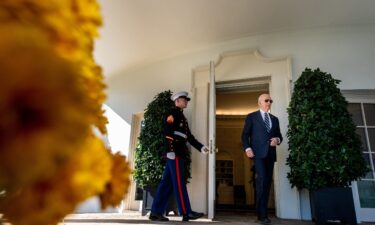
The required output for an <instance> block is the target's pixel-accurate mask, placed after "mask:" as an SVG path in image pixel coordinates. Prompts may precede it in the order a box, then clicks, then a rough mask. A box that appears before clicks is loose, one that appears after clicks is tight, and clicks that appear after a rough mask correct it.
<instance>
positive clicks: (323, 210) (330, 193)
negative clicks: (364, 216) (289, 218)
mask: <svg viewBox="0 0 375 225" xmlns="http://www.w3.org/2000/svg"><path fill="white" fill-rule="evenodd" d="M310 205H311V216H312V218H313V221H315V224H316V225H324V224H326V222H327V221H328V220H330V221H338V220H339V221H340V222H341V223H342V224H349V225H357V218H356V215H355V209H354V202H353V195H352V189H351V188H350V187H334V188H322V189H318V190H316V191H310Z"/></svg>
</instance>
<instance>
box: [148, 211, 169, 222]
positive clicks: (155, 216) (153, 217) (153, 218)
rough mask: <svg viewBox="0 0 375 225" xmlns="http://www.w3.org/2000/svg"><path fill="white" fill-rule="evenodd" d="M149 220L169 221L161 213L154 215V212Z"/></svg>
mask: <svg viewBox="0 0 375 225" xmlns="http://www.w3.org/2000/svg"><path fill="white" fill-rule="evenodd" d="M149 219H150V220H152V221H169V219H168V218H167V217H165V216H163V215H161V214H159V213H153V212H151V214H150V217H149Z"/></svg>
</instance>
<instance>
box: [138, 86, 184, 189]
mask: <svg viewBox="0 0 375 225" xmlns="http://www.w3.org/2000/svg"><path fill="white" fill-rule="evenodd" d="M171 95H172V93H171V91H170V90H168V91H164V92H161V93H159V94H157V95H156V96H155V97H154V100H153V101H152V102H150V103H149V104H148V105H147V108H146V110H145V114H144V123H143V126H142V129H141V133H140V137H139V139H138V140H139V142H138V144H137V147H136V150H135V168H134V180H135V182H136V183H137V184H138V186H139V187H141V188H146V187H155V186H157V185H158V184H159V182H160V180H161V177H162V174H163V170H164V166H165V159H164V158H163V157H162V156H163V153H164V152H165V149H164V145H163V142H164V138H165V137H164V135H163V123H164V121H163V117H164V116H165V115H166V114H167V113H168V111H169V110H170V109H171V107H173V106H174V102H173V101H172V100H171ZM190 162H191V161H190V159H188V161H187V163H185V179H186V181H187V180H188V179H190V178H191V175H190V164H191V163H190Z"/></svg>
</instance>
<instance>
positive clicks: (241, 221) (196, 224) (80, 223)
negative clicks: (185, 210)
mask: <svg viewBox="0 0 375 225" xmlns="http://www.w3.org/2000/svg"><path fill="white" fill-rule="evenodd" d="M168 218H169V219H170V221H169V222H153V221H149V220H148V217H147V216H141V214H140V213H139V212H135V211H128V212H126V213H122V214H119V213H87V214H71V215H69V216H67V217H66V218H65V220H64V221H63V222H62V223H60V224H59V225H99V224H103V225H124V224H139V225H142V224H187V223H185V222H181V217H179V216H169V217H168ZM271 221H272V224H273V225H314V223H313V222H311V221H301V220H285V219H278V218H275V217H271ZM189 224H191V225H211V224H212V225H229V224H231V225H233V224H236V225H237V224H238V225H245V224H246V225H259V224H258V223H257V222H256V217H255V216H254V215H251V214H249V215H246V214H233V213H230V214H227V213H220V214H218V215H217V216H216V218H215V219H214V220H213V221H211V220H208V219H207V218H201V219H198V220H193V221H190V222H189ZM330 224H335V223H330ZM336 224H338V223H336ZM363 225H375V223H363Z"/></svg>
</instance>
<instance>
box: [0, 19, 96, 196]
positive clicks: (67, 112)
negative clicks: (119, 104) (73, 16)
mask: <svg viewBox="0 0 375 225" xmlns="http://www.w3.org/2000/svg"><path fill="white" fill-rule="evenodd" d="M0 33H1V34H2V35H0V71H1V73H2V75H1V77H0V133H1V135H0V156H1V157H0V158H1V163H0V188H1V187H4V186H6V187H7V188H8V191H9V190H11V189H12V188H13V187H14V186H15V187H17V186H19V185H24V184H27V183H28V182H30V181H32V180H33V179H35V177H48V176H51V175H53V174H54V173H55V171H56V169H58V168H59V167H60V166H61V165H63V164H64V162H65V160H66V159H67V158H69V157H70V155H71V154H72V153H74V152H75V148H77V146H78V145H79V144H81V142H82V140H83V139H84V138H85V137H86V136H87V134H88V132H90V121H89V120H88V119H87V116H86V115H87V114H89V113H90V111H89V110H90V105H89V104H90V102H89V101H88V100H87V97H85V96H86V94H85V92H84V89H83V88H82V86H81V85H79V82H78V75H77V69H76V67H75V66H74V65H73V64H72V63H70V62H67V61H66V60H64V59H62V58H61V57H59V56H57V55H56V54H55V52H54V51H53V50H52V49H51V46H50V45H48V44H46V42H45V39H43V36H42V35H40V33H38V31H37V30H35V29H28V28H27V27H24V26H16V25H13V26H8V27H4V26H3V27H0Z"/></svg>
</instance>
